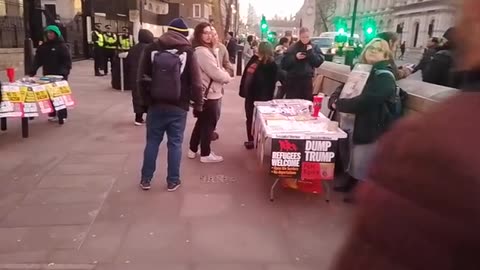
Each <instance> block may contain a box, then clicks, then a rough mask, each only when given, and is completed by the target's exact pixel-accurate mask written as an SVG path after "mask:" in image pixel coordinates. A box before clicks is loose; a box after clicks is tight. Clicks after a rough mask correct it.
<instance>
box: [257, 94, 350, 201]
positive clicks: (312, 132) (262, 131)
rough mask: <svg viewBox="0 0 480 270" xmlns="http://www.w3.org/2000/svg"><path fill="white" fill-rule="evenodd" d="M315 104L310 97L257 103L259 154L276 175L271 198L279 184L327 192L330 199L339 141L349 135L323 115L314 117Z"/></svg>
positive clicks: (306, 190) (308, 190)
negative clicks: (307, 98) (308, 99)
mask: <svg viewBox="0 0 480 270" xmlns="http://www.w3.org/2000/svg"><path fill="white" fill-rule="evenodd" d="M312 106H313V103H312V102H310V101H307V100H285V99H282V100H272V101H268V102H256V103H255V112H254V116H255V117H254V122H253V135H254V138H255V148H256V150H257V156H258V158H259V160H260V163H261V165H262V166H265V167H267V166H268V167H269V170H270V174H271V175H273V176H274V177H275V178H276V180H275V182H274V183H273V185H272V187H271V189H270V200H271V201H273V200H274V198H275V188H276V187H277V186H278V184H279V183H281V184H282V185H283V186H284V187H286V188H292V189H296V190H299V191H303V192H308V193H314V194H320V193H325V196H326V200H327V201H329V200H330V184H329V182H331V181H332V180H333V179H334V171H335V157H336V152H337V151H336V150H337V145H338V140H339V139H342V138H346V137H347V134H346V133H345V132H343V131H342V130H341V129H340V128H339V127H338V123H337V122H334V121H330V119H328V118H327V117H325V116H324V115H323V114H319V116H318V117H313V116H312V110H313V109H312ZM267 162H268V163H267Z"/></svg>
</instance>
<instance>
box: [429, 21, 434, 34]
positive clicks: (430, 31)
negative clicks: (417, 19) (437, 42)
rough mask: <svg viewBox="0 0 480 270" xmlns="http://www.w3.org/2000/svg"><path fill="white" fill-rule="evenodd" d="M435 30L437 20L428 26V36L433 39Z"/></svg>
mask: <svg viewBox="0 0 480 270" xmlns="http://www.w3.org/2000/svg"><path fill="white" fill-rule="evenodd" d="M434 30H435V20H432V21H431V22H430V24H429V25H428V36H429V37H433V31H434Z"/></svg>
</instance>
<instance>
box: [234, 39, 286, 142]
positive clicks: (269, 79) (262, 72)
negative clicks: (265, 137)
mask: <svg viewBox="0 0 480 270" xmlns="http://www.w3.org/2000/svg"><path fill="white" fill-rule="evenodd" d="M277 72H278V67H277V64H276V63H275V61H274V58H273V48H272V45H271V44H270V43H268V42H262V43H260V45H259V46H258V54H257V55H254V56H253V57H252V59H251V60H250V62H248V64H247V66H246V67H245V71H244V72H243V76H242V81H241V83H240V93H239V94H240V97H242V98H245V115H246V118H247V123H246V126H247V138H248V140H247V141H246V142H245V143H244V145H245V148H247V149H249V150H250V149H253V147H254V142H253V139H254V138H253V134H252V123H253V111H254V108H255V106H254V103H255V102H256V101H269V100H272V99H273V94H274V93H275V85H276V83H277V80H278V74H277Z"/></svg>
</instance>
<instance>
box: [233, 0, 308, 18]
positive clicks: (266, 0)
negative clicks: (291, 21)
mask: <svg viewBox="0 0 480 270" xmlns="http://www.w3.org/2000/svg"><path fill="white" fill-rule="evenodd" d="M303 2H304V0H240V8H241V11H240V12H241V16H242V17H243V16H247V10H248V4H249V3H252V5H253V6H254V7H255V10H256V11H257V14H258V15H261V14H264V15H265V16H267V18H268V17H273V16H275V14H278V15H279V16H281V17H285V16H290V14H293V15H295V14H296V13H297V11H298V10H299V9H300V8H301V7H302V5H303Z"/></svg>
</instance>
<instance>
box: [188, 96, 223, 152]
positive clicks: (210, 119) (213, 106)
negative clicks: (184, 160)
mask: <svg viewBox="0 0 480 270" xmlns="http://www.w3.org/2000/svg"><path fill="white" fill-rule="evenodd" d="M218 106H219V100H218V99H214V100H211V99H209V100H207V101H205V104H204V105H203V111H202V112H201V113H200V115H199V116H198V119H197V122H196V123H195V127H194V128H193V131H192V136H191V138H190V150H191V151H192V152H195V153H196V152H198V145H200V151H201V156H202V157H206V156H209V155H210V153H211V147H210V144H211V143H212V133H213V131H214V130H215V127H216V126H217V121H218Z"/></svg>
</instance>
